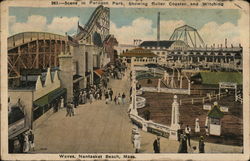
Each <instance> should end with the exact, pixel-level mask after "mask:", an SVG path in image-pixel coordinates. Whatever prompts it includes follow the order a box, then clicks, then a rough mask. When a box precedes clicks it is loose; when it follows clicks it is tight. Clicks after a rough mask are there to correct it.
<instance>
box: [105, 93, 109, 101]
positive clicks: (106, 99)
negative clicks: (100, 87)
mask: <svg viewBox="0 0 250 161" xmlns="http://www.w3.org/2000/svg"><path fill="white" fill-rule="evenodd" d="M105 102H106V104H108V102H109V93H108V92H106V93H105Z"/></svg>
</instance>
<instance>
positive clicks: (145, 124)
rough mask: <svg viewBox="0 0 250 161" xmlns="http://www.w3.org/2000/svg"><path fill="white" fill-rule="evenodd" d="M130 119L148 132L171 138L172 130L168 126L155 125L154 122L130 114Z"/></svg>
mask: <svg viewBox="0 0 250 161" xmlns="http://www.w3.org/2000/svg"><path fill="white" fill-rule="evenodd" d="M130 119H131V120H132V122H133V123H134V124H136V125H137V126H139V127H141V128H142V129H146V131H147V132H150V133H153V134H157V135H161V136H163V137H166V138H169V135H170V131H171V129H170V127H168V126H165V125H162V124H158V123H154V122H152V121H147V120H145V119H143V118H142V117H140V116H138V115H134V114H130Z"/></svg>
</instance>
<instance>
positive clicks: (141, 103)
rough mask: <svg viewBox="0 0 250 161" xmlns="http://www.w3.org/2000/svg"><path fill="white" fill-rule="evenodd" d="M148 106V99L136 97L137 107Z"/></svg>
mask: <svg viewBox="0 0 250 161" xmlns="http://www.w3.org/2000/svg"><path fill="white" fill-rule="evenodd" d="M145 105H146V99H145V98H143V97H140V96H137V97H136V107H137V108H143V107H145Z"/></svg>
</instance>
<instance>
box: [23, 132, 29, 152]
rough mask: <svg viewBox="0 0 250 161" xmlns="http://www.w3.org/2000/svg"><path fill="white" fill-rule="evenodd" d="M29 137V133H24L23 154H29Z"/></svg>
mask: <svg viewBox="0 0 250 161" xmlns="http://www.w3.org/2000/svg"><path fill="white" fill-rule="evenodd" d="M29 147H30V146H29V137H28V134H27V133H24V145H23V152H24V153H28V152H29V150H30V149H29Z"/></svg>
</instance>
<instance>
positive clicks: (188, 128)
mask: <svg viewBox="0 0 250 161" xmlns="http://www.w3.org/2000/svg"><path fill="white" fill-rule="evenodd" d="M190 132H191V128H190V127H189V126H188V125H187V126H186V128H185V133H186V136H187V140H188V145H189V147H191V144H190Z"/></svg>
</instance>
